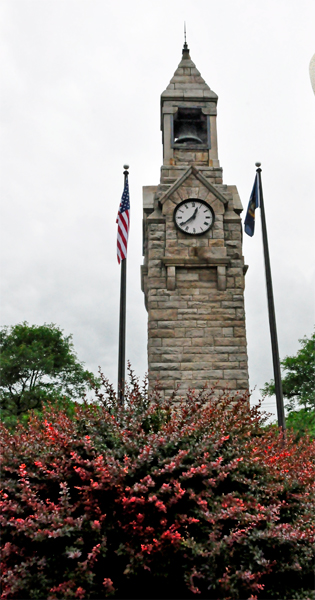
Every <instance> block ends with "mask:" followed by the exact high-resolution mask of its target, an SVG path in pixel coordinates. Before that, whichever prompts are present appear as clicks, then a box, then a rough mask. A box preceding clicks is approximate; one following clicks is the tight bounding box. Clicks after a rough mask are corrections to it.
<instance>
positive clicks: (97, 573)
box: [1, 376, 314, 600]
mask: <svg viewBox="0 0 315 600" xmlns="http://www.w3.org/2000/svg"><path fill="white" fill-rule="evenodd" d="M103 384H104V386H105V392H104V395H103V396H102V395H101V394H100V392H96V394H97V396H98V405H97V404H94V405H87V404H85V405H83V406H82V405H78V406H77V407H76V412H75V415H74V417H71V418H69V416H67V414H66V413H65V412H63V411H61V410H58V409H56V407H51V408H50V409H49V410H47V411H46V414H45V416H44V418H43V419H40V418H39V417H38V416H37V417H32V418H31V419H30V422H29V425H28V428H27V429H24V428H23V427H22V426H20V427H18V428H17V430H16V431H15V432H14V433H10V432H9V431H7V430H6V429H5V428H4V427H3V435H2V440H3V483H2V517H1V522H2V526H3V538H2V542H3V547H4V551H3V571H2V579H3V592H2V598H10V599H15V598H21V599H22V598H23V599H25V598H47V599H48V600H55V599H59V598H60V599H64V598H84V599H87V598H91V599H97V598H98V599H99V598H107V597H110V596H112V597H113V598H194V597H196V596H197V597H199V598H209V599H218V598H225V599H226V600H228V599H232V598H233V599H239V598H251V599H254V598H263V599H267V598H281V599H286V598H287V599H289V598H313V597H314V596H313V595H312V592H311V590H312V587H313V586H312V584H313V579H312V565H313V559H312V542H313V541H314V526H313V525H312V518H313V511H314V487H313V486H314V460H313V459H312V454H311V448H312V446H311V443H310V442H309V440H308V439H307V438H303V439H301V440H300V441H299V442H298V443H295V442H294V440H293V438H292V437H290V434H289V435H288V439H287V441H286V443H284V441H283V438H282V436H281V435H279V434H278V432H277V431H275V430H274V428H269V429H266V428H263V427H262V425H263V424H264V420H263V418H262V417H261V415H260V414H259V410H258V408H257V407H255V408H253V409H250V408H249V400H248V397H247V396H244V397H242V398H240V399H235V398H232V397H230V396H229V395H225V396H223V397H221V398H220V399H219V400H218V399H217V398H216V397H215V395H214V394H213V393H212V392H211V391H209V392H204V393H203V394H199V395H198V394H195V393H193V392H189V393H188V395H187V397H186V398H185V399H184V400H183V401H182V402H180V403H177V404H174V403H173V402H172V400H170V401H162V400H160V399H159V397H158V394H157V393H154V394H153V396H152V397H151V398H150V401H149V399H148V398H147V396H146V394H145V392H144V391H141V390H140V389H139V386H138V383H137V381H136V380H135V379H134V378H133V376H131V383H130V386H129V388H128V389H127V393H126V406H125V408H122V407H120V406H119V405H118V404H117V402H116V398H115V394H114V392H113V390H112V388H111V387H110V386H109V384H108V383H107V381H106V380H104V379H103ZM45 410H46V409H45ZM313 449H314V444H313Z"/></svg>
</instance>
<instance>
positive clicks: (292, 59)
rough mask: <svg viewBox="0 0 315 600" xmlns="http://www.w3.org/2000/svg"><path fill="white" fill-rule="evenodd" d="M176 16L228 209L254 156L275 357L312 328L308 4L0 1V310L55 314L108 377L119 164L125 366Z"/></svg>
mask: <svg viewBox="0 0 315 600" xmlns="http://www.w3.org/2000/svg"><path fill="white" fill-rule="evenodd" d="M184 21H186V25H187V41H188V45H189V47H190V50H191V57H192V60H193V61H194V62H195V64H196V66H197V68H198V69H199V70H200V72H201V75H202V76H203V77H204V79H205V80H206V82H207V83H208V85H209V86H210V87H211V89H213V90H214V91H215V92H216V93H217V94H218V96H219V102H218V144H219V158H220V163H221V166H222V167H223V181H224V183H226V184H234V185H237V187H238V190H239V193H240V196H241V199H242V202H243V205H244V208H246V207H247V204H248V199H249V195H250V192H251V188H252V185H253V181H254V176H255V162H256V161H261V163H262V169H263V172H262V180H263V189H264V198H265V206H266V217H267V226H268V235H269V245H270V256H271V267H272V275H273V285H274V295H275V304H276V315H277V325H278V337H279V347H280V356H281V357H284V356H285V355H287V354H293V353H296V351H297V350H298V348H299V343H298V339H299V338H301V337H303V336H304V335H308V336H309V335H310V334H311V333H312V331H313V324H314V280H315V276H314V271H315V269H314V189H315V185H314V184H315V168H314V163H315V160H314V159H315V118H314V115H315V96H314V94H313V91H312V87H311V83H310V78H309V63H310V60H311V57H312V56H313V54H314V52H315V34H314V31H315V29H314V27H315V3H314V1H313V0H299V2H296V0H264V2H257V1H255V2H254V1H253V0H220V2H218V1H217V0H193V1H192V0H171V1H170V0H167V1H166V0H159V2H156V1H154V2H153V1H152V0H145V1H144V0H133V1H132V0H124V1H121V0H8V1H4V0H2V3H1V23H2V25H1V29H2V31H1V40H2V41H1V55H2V58H1V63H2V80H1V89H2V91H1V99H2V108H1V116H2V135H1V171H2V172H1V188H2V192H1V202H2V207H1V239H2V242H1V244H2V248H1V299H2V309H1V323H2V324H3V325H4V324H5V325H14V324H16V323H18V322H21V321H24V320H26V321H28V322H29V323H31V324H38V325H39V324H43V323H44V322H46V323H51V322H52V323H56V324H57V325H58V326H60V327H61V328H62V329H63V330H64V331H65V333H66V334H69V333H72V334H73V340H74V345H75V348H76V351H77V353H78V356H79V358H80V360H83V361H84V362H85V363H86V365H87V367H89V368H90V369H91V370H93V371H95V372H96V371H97V368H98V366H99V365H100V366H101V367H102V370H103V371H104V373H105V374H106V375H107V376H108V378H109V379H110V380H111V381H112V382H113V383H114V384H116V381H117V345H118V312H119V277H120V269H119V267H118V264H117V259H116V224H115V219H116V214H117V210H118V205H119V202H120V197H121V193H122V188H123V168H122V166H123V164H124V163H125V162H127V163H128V164H129V165H130V177H129V183H130V194H131V231H130V243H129V251H128V298H127V304H128V312H127V357H128V358H129V359H130V361H131V363H132V365H133V367H134V369H135V371H136V373H137V374H138V375H139V376H141V377H142V376H143V375H144V373H145V372H146V370H147V357H146V339H147V316H146V311H145V308H144V302H143V295H142V292H141V289H140V264H141V262H142V256H141V237H142V186H143V185H156V184H158V182H159V178H160V166H161V163H162V143H161V132H160V121H159V119H160V114H159V106H160V94H161V93H162V91H163V90H164V89H165V88H166V86H167V84H168V83H169V80H170V79H171V77H172V75H173V73H174V71H175V69H176V68H177V65H178V63H179V62H180V59H181V49H182V45H183V24H184ZM257 212H258V213H259V211H257ZM244 213H245V211H244ZM244 213H243V217H244V216H245V214H244ZM257 217H258V218H257V225H256V233H255V236H254V237H253V238H248V237H247V236H245V240H244V254H245V260H246V263H247V264H248V265H249V270H248V272H247V275H246V290H245V302H246V319H247V337H248V355H249V372H250V385H251V388H254V387H255V386H256V392H254V395H253V397H254V398H257V397H258V396H259V388H260V387H262V385H263V384H264V382H265V381H269V380H270V379H271V378H272V376H273V373H272V362H271V349H270V336H269V325H268V316H267V300H266V291H265V278H264V265H263V254H262V242H261V232H260V215H259V214H258V215H257ZM272 407H273V404H272V403H271V402H269V403H268V404H267V405H266V408H268V409H272Z"/></svg>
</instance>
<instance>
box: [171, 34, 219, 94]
mask: <svg viewBox="0 0 315 600" xmlns="http://www.w3.org/2000/svg"><path fill="white" fill-rule="evenodd" d="M161 99H162V101H163V100H167V99H168V100H172V99H174V100H177V99H182V100H184V99H186V100H192V99H198V100H200V99H210V100H212V101H215V102H216V101H217V99H218V96H217V94H215V92H213V91H212V90H211V89H210V88H209V86H208V85H207V83H206V82H205V80H204V79H203V78H202V77H201V75H200V72H199V71H198V69H197V68H196V65H195V63H194V62H193V61H192V60H191V58H190V54H189V49H188V48H187V44H186V48H185V45H184V48H183V56H182V60H181V61H180V63H179V65H178V67H177V69H176V71H175V73H174V75H173V77H172V79H171V81H170V82H169V84H168V86H167V88H166V90H164V92H163V93H162V96H161Z"/></svg>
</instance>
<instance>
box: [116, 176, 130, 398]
mask: <svg viewBox="0 0 315 600" xmlns="http://www.w3.org/2000/svg"><path fill="white" fill-rule="evenodd" d="M124 169H125V170H124V178H125V179H124V185H126V180H127V178H128V175H129V171H128V169H129V165H124ZM126 290H127V258H124V259H123V260H122V261H121V264H120V308H119V342H118V401H119V403H120V404H121V405H123V404H124V394H125V365H126Z"/></svg>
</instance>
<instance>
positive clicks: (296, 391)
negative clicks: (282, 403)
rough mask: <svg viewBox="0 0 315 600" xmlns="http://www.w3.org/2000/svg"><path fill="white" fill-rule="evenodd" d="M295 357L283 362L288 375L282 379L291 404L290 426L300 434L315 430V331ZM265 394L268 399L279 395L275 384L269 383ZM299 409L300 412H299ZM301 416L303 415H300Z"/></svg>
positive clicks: (286, 358)
mask: <svg viewBox="0 0 315 600" xmlns="http://www.w3.org/2000/svg"><path fill="white" fill-rule="evenodd" d="M299 342H300V344H301V348H300V350H298V352H297V354H296V355H295V356H286V357H285V358H284V359H283V360H282V361H281V363H280V364H281V367H282V370H283V372H284V373H285V375H284V376H283V378H282V389H283V396H284V398H286V399H287V400H288V401H287V403H286V409H287V410H288V411H289V424H290V423H291V425H292V426H293V428H294V429H296V431H297V432H300V433H301V432H302V431H305V430H309V431H310V432H311V431H312V430H313V429H314V418H315V331H314V333H313V335H311V337H310V338H307V337H306V336H304V338H302V339H300V340H299ZM261 392H262V393H263V394H264V395H266V396H273V395H274V394H275V383H274V381H273V380H272V381H270V382H269V383H265V385H264V387H263V389H262V390H261ZM296 409H298V410H296ZM290 413H291V414H290ZM298 413H300V414H298Z"/></svg>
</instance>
